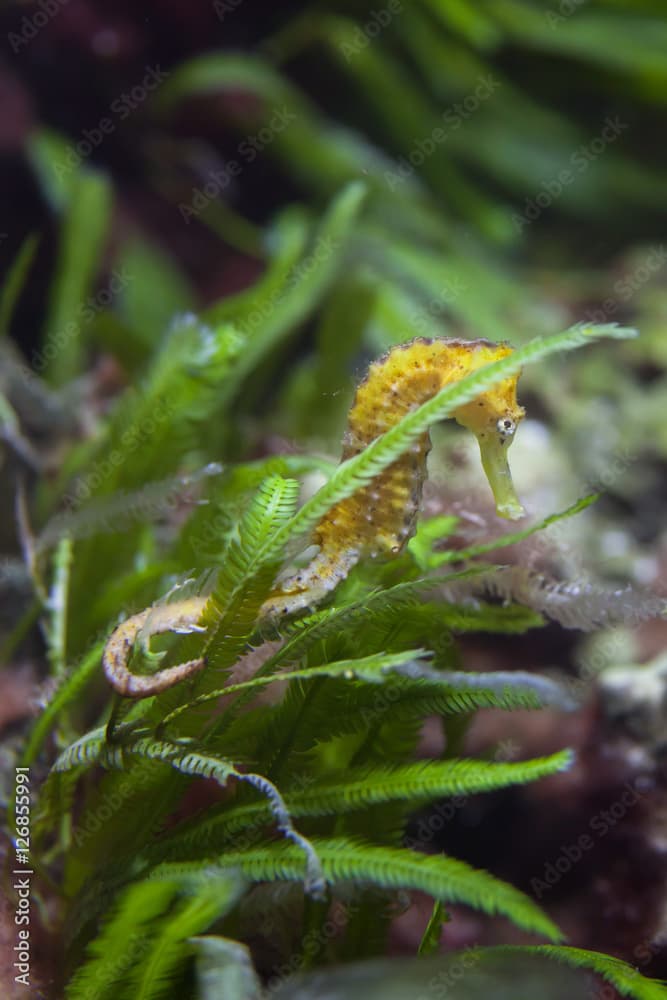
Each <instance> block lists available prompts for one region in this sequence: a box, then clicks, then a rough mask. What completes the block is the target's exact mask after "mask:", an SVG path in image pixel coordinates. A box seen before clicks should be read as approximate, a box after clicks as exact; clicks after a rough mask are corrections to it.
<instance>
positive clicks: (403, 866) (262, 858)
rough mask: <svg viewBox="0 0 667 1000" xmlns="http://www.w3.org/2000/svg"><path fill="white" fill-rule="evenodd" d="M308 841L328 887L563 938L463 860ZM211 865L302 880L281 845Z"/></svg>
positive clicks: (157, 872) (294, 853) (175, 866)
mask: <svg viewBox="0 0 667 1000" xmlns="http://www.w3.org/2000/svg"><path fill="white" fill-rule="evenodd" d="M313 845H314V847H315V850H316V852H317V856H318V858H319V859H320V862H321V864H322V870H323V872H324V876H325V878H326V880H327V882H328V883H329V884H330V885H331V886H336V885H337V884H339V883H345V882H354V883H357V884H363V885H374V886H377V887H379V888H383V889H419V890H421V891H422V892H426V893H428V894H429V895H430V896H432V897H433V898H434V899H439V900H441V901H442V902H445V903H446V902H449V903H466V904H467V905H468V906H471V907H473V908H474V909H478V910H481V911H482V912H484V913H489V914H496V913H499V914H502V915H504V916H507V917H509V918H510V919H511V920H512V921H513V922H514V923H515V924H516V925H517V926H518V927H522V928H523V929H524V930H527V931H530V932H532V933H534V934H541V935H543V936H544V937H546V938H548V939H549V940H551V941H559V940H560V939H561V937H562V935H561V933H560V931H559V930H558V928H557V927H556V926H555V925H554V924H553V923H552V921H551V920H549V918H548V917H547V916H546V915H545V914H544V913H543V912H542V910H540V908H539V907H538V906H536V904H535V903H533V901H532V900H530V899H529V898H528V897H527V896H525V895H524V894H523V893H522V892H519V890H518V889H514V888H513V887H512V886H509V885H507V884H506V883H504V882H501V881H499V880H498V879H496V878H494V877H493V876H492V875H489V874H488V873H487V872H484V871H480V870H478V869H474V868H471V867H470V866H469V865H467V864H465V863H464V862H463V861H458V860H456V859H454V858H449V857H444V856H440V855H427V854H417V853H416V852H415V851H411V850H408V849H407V848H387V847H377V846H375V845H372V844H365V843H361V842H358V841H353V840H348V839H342V838H341V839H333V840H319V839H313ZM210 863H211V864H215V865H218V866H220V867H222V868H223V869H225V868H228V869H230V870H238V871H240V872H241V873H242V875H243V876H244V877H245V878H247V879H249V880H250V881H251V882H264V881H271V882H273V881H285V880H287V881H301V880H302V879H303V877H304V873H305V862H304V858H303V855H302V854H301V852H299V851H298V850H296V849H295V848H294V847H293V846H292V845H285V844H270V845H267V846H265V847H253V848H250V849H249V850H247V851H238V852H234V851H231V852H229V853H225V854H224V855H221V856H220V857H218V858H215V859H210ZM199 864H200V863H188V862H181V863H179V862H165V863H164V864H162V865H158V867H157V868H156V869H154V870H153V872H152V873H151V875H150V876H149V878H156V879H159V880H162V879H167V881H170V880H172V879H173V878H174V877H178V876H182V875H184V874H185V873H187V872H188V871H191V870H193V869H194V868H197V867H198V866H199Z"/></svg>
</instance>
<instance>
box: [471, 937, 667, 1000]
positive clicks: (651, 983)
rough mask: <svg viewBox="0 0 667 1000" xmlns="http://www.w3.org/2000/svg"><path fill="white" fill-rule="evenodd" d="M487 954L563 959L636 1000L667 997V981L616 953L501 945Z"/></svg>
mask: <svg viewBox="0 0 667 1000" xmlns="http://www.w3.org/2000/svg"><path fill="white" fill-rule="evenodd" d="M484 953H485V954H489V955H493V954H500V955H509V956H510V957H516V958H520V957H521V956H522V955H543V956H544V957H545V958H549V959H553V960H554V961H555V962H561V963H562V964H563V965H568V966H570V967H571V968H574V969H584V970H586V971H587V972H595V973H596V974H597V975H598V976H601V977H602V979H604V980H605V982H607V983H610V984H611V985H612V986H613V987H614V989H615V990H617V991H618V992H619V993H620V994H621V996H622V997H633V998H634V1000H665V997H666V996H667V982H665V981H663V980H658V979H646V978H645V977H644V976H642V975H640V974H639V972H638V971H637V970H636V969H635V968H634V967H633V966H631V965H628V963H627V962H623V961H622V960H621V959H620V958H615V957H614V956H613V955H603V954H601V953H600V952H598V951H589V950H588V949H585V948H572V947H570V946H569V945H549V944H539V945H498V946H496V947H490V948H485V949H484Z"/></svg>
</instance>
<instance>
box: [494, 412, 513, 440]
mask: <svg viewBox="0 0 667 1000" xmlns="http://www.w3.org/2000/svg"><path fill="white" fill-rule="evenodd" d="M496 427H497V428H498V433H499V434H500V436H501V438H503V439H505V438H511V437H513V436H514V432H515V430H516V424H515V422H514V421H513V420H510V418H509V417H501V418H500V420H499V421H498V422H497V424H496Z"/></svg>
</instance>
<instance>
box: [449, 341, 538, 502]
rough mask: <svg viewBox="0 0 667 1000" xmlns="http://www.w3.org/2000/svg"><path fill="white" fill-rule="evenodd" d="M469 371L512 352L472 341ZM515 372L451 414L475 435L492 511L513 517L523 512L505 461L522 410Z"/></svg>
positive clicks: (503, 345)
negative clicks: (489, 488)
mask: <svg viewBox="0 0 667 1000" xmlns="http://www.w3.org/2000/svg"><path fill="white" fill-rule="evenodd" d="M467 347H468V350H469V351H470V354H469V365H470V367H469V371H475V370H476V369H477V368H481V367H482V366H483V365H487V364H490V363H491V362H492V361H499V360H500V359H501V358H504V357H506V356H507V355H508V354H511V353H512V348H511V347H510V346H509V345H508V344H494V343H492V342H491V341H488V340H476V341H472V342H470V343H469V344H468V345H467ZM520 374H521V373H520V372H518V373H517V374H516V375H513V376H511V377H510V378H507V379H505V380H504V381H503V382H500V383H499V384H498V385H496V386H494V387H493V388H492V389H489V390H488V392H485V393H482V395H480V396H478V397H477V399H475V400H473V401H472V402H471V403H466V405H465V406H461V407H459V409H458V410H456V411H455V412H454V414H453V416H454V417H455V419H456V421H457V422H458V423H459V424H461V425H462V426H463V427H467V428H468V430H471V431H472V432H473V434H474V435H475V437H476V438H477V441H478V444H479V450H480V454H481V457H482V466H483V468H484V472H485V473H486V477H487V479H488V481H489V485H490V487H491V490H492V492H493V498H494V500H495V502H496V511H497V512H498V514H499V515H500V516H501V517H506V518H509V519H510V520H513V521H514V520H517V519H518V518H520V517H523V516H524V514H525V511H524V509H523V507H522V506H521V503H520V501H519V498H518V497H517V495H516V492H515V490H514V484H513V482H512V475H511V473H510V467H509V463H508V461H507V451H508V449H509V446H510V445H511V443H512V441H513V440H514V434H515V432H516V429H517V427H518V425H519V423H520V422H521V421H522V420H523V417H524V414H525V410H524V409H523V407H522V406H519V404H518V403H517V399H516V386H517V382H518V379H519V375H520Z"/></svg>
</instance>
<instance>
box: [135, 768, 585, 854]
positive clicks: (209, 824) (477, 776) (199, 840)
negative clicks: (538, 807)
mask: <svg viewBox="0 0 667 1000" xmlns="http://www.w3.org/2000/svg"><path fill="white" fill-rule="evenodd" d="M571 762H572V754H571V753H570V751H568V750H563V751H560V752H558V753H556V754H552V755H551V756H550V757H543V758H535V759H533V760H527V761H521V762H516V763H495V762H488V761H479V760H456V759H451V760H447V761H442V762H441V761H427V762H423V763H415V764H403V765H397V766H394V767H389V766H387V765H374V766H372V767H365V768H364V767H359V768H358V769H356V770H355V772H354V773H353V774H352V776H350V775H349V774H348V773H347V772H345V774H342V773H336V774H333V775H330V776H328V777H327V778H324V779H319V780H318V779H315V780H314V781H313V782H309V783H308V784H307V786H306V787H305V788H296V789H295V790H294V791H290V790H288V791H286V792H285V793H284V798H285V805H286V806H287V809H288V810H289V813H290V815H291V816H293V817H295V818H296V817H300V816H335V815H338V816H339V815H343V814H345V813H349V812H354V811H357V810H362V809H365V808H367V807H370V806H373V805H379V804H382V803H385V802H396V801H400V802H406V803H410V804H414V805H416V804H417V803H422V802H426V801H429V800H433V799H437V798H440V797H443V796H448V795H472V794H474V793H477V792H488V791H492V790H494V789H497V788H504V787H507V786H508V785H517V784H524V783H526V782H529V781H535V780H536V779H538V778H543V777H545V776H547V775H550V774H557V773H558V772H560V771H563V770H566V769H567V768H568V767H569V766H570V764H571ZM270 821H271V810H270V807H269V806H268V805H267V804H265V803H262V802H252V803H246V804H244V805H238V806H235V805H232V806H225V807H224V808H223V809H222V810H220V811H218V812H217V814H213V815H210V814H209V816H208V817H207V818H201V817H198V818H197V820H196V821H192V820H191V821H189V822H188V823H186V824H184V826H183V828H181V829H179V828H177V829H176V830H174V831H173V833H170V834H168V835H166V836H165V837H163V838H162V839H161V840H160V842H159V844H157V845H155V847H154V848H151V849H150V850H149V854H150V856H151V857H158V856H162V857H174V856H176V855H182V856H183V857H186V856H188V855H192V853H193V852H198V853H201V852H206V851H210V850H211V849H212V848H214V847H216V846H220V845H221V844H223V843H226V842H228V841H231V840H232V839H236V837H237V835H238V834H239V833H242V832H247V831H250V832H253V831H255V832H258V831H259V832H261V830H262V829H263V828H264V827H265V826H266V824H267V823H269V822H270Z"/></svg>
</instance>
